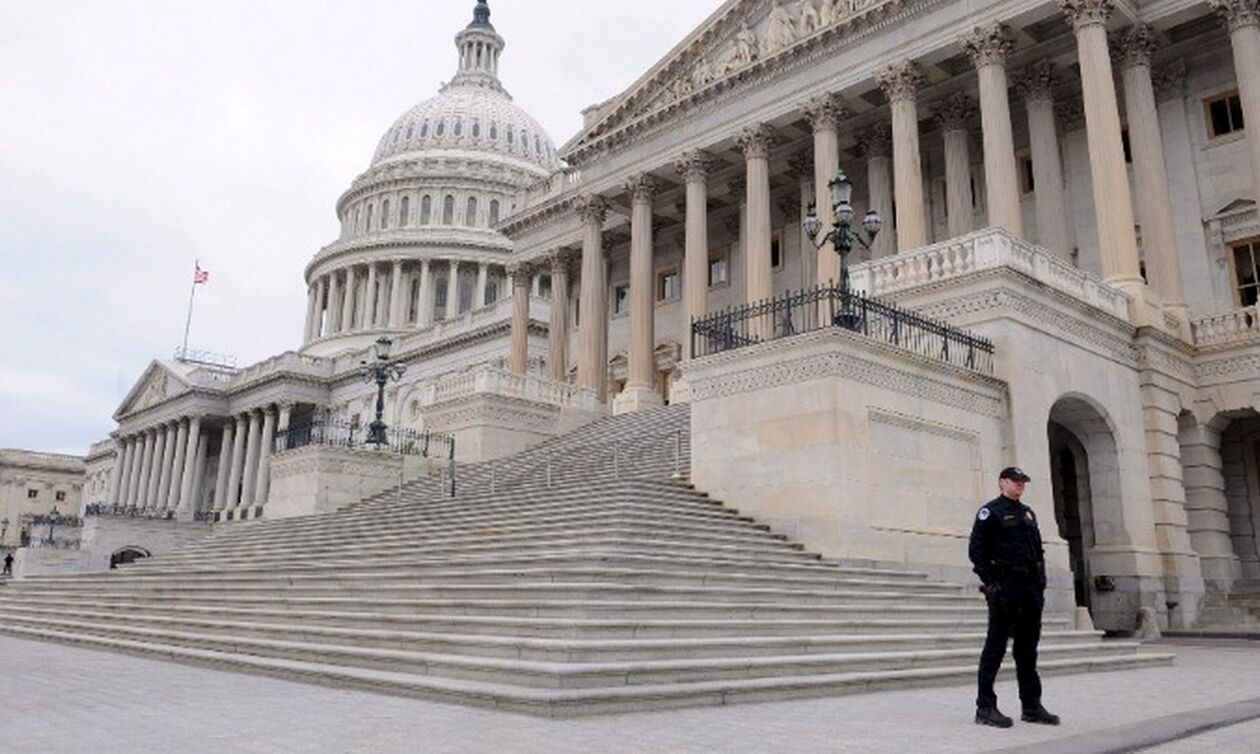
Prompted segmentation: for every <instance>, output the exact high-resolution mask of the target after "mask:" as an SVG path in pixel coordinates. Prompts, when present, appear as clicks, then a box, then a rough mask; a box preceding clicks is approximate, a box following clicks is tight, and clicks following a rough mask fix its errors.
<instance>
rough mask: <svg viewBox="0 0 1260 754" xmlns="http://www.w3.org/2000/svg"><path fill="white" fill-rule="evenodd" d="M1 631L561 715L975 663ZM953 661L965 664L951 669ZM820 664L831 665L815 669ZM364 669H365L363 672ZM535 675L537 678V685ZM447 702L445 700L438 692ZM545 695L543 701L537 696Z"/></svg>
mask: <svg viewBox="0 0 1260 754" xmlns="http://www.w3.org/2000/svg"><path fill="white" fill-rule="evenodd" d="M5 630H6V632H8V633H14V634H18V635H28V637H31V635H33V637H38V638H43V639H54V641H64V642H69V643H79V644H91V646H98V647H100V646H110V647H111V648H115V649H126V651H131V652H137V653H156V654H161V656H165V657H168V658H178V659H185V661H188V659H192V658H195V657H200V658H203V662H205V661H219V662H221V663H223V662H227V663H231V664H234V666H236V667H255V668H258V667H271V668H276V667H289V668H294V667H295V663H297V664H300V666H302V667H306V668H312V667H319V668H320V672H315V673H309V675H306V676H305V680H318V681H320V682H324V683H338V678H345V677H348V676H349V677H355V676H357V677H374V678H377V681H378V682H377V683H374V686H375V688H377V690H384V688H383V687H382V685H381V683H379V681H381V680H382V675H389V676H392V677H393V678H394V680H396V681H398V682H403V681H406V680H410V681H411V682H412V685H415V683H416V682H418V681H421V680H426V681H428V683H427V685H426V686H428V687H431V686H432V682H433V681H435V680H441V681H444V682H445V683H446V685H447V686H446V687H450V686H449V683H450V682H451V681H462V682H464V685H462V687H464V688H469V686H467V685H469V683H475V685H476V687H478V688H480V690H481V691H483V692H484V691H486V690H488V687H489V686H494V687H495V691H498V692H499V693H496V695H491V699H490V700H488V701H491V702H493V705H494V706H496V707H503V706H510V707H512V709H517V710H518V711H536V712H538V711H539V710H537V709H529V707H532V706H533V705H528V706H524V707H523V706H520V705H515V704H513V702H510V701H509V700H512V699H518V700H519V699H522V697H520V692H522V691H529V692H532V695H530V696H532V697H533V699H537V700H539V701H542V702H543V704H544V707H552V709H553V710H554V706H556V704H557V702H559V700H566V701H567V702H568V704H567V705H564V706H570V712H571V714H572V712H573V711H576V709H581V710H585V711H605V712H606V711H614V710H615V707H611V706H609V705H607V704H600V702H601V700H604V701H605V702H606V701H607V700H611V699H616V700H619V701H621V702H625V701H626V700H627V699H636V701H638V702H640V704H641V702H644V701H646V700H650V699H656V700H660V699H662V697H663V696H664V697H669V701H670V704H668V706H679V705H680V704H714V702H713V701H706V702H698V699H697V697H698V696H703V695H697V693H696V692H697V691H699V690H701V688H709V690H717V688H726V690H727V691H726V692H723V695H722V696H723V697H728V696H730V693H731V692H733V691H735V690H736V688H743V690H745V691H751V690H752V688H757V690H759V693H757V695H748V696H746V697H745V699H746V700H747V701H753V700H757V701H761V700H765V699H766V696H765V693H767V692H769V691H771V690H782V688H793V687H796V688H800V683H801V682H803V681H804V680H805V678H806V677H811V678H813V680H814V686H815V687H819V686H830V687H832V690H829V693H834V692H835V688H834V687H835V686H837V681H838V678H840V677H847V678H853V677H854V676H863V677H864V681H863V682H862V683H861V688H862V690H866V691H869V690H871V686H872V682H874V681H877V680H879V678H885V680H891V678H896V680H897V681H898V682H900V683H896V685H901V683H905V682H906V681H907V680H908V678H913V677H916V676H917V678H920V680H926V678H931V677H932V675H934V671H935V672H936V673H944V675H945V676H948V677H950V680H951V681H958V680H961V678H966V677H968V676H974V672H975V668H974V652H970V653H964V652H950V651H944V652H936V653H931V652H925V653H901V654H898V653H881V654H878V656H866V657H854V656H840V657H834V658H833V657H832V656H818V657H803V658H787V657H784V658H764V659H743V658H741V659H737V661H722V659H708V661H704V659H699V661H660V662H655V663H600V666H596V667H591V666H590V664H578V666H576V667H570V666H563V664H558V663H537V662H528V661H507V659H498V661H494V659H476V661H473V659H465V661H461V662H456V661H454V659H451V658H440V657H431V656H425V654H421V653H404V652H389V653H387V652H381V651H359V652H354V651H350V649H341V652H340V653H336V654H330V648H328V647H316V648H315V649H316V652H314V653H312V652H310V649H311V647H310V646H304V644H301V643H297V642H256V643H243V642H239V641H232V639H226V641H223V642H218V641H217V638H215V637H197V635H188V637H186V641H188V646H180V644H174V643H155V642H152V641H146V639H137V638H123V637H102V635H96V634H79V633H69V632H48V630H45V632H38V630H30V629H21V628H18V627H5ZM139 635H144V634H139ZM168 638H170V637H168ZM263 647H266V649H267V651H268V654H266V656H260V654H255V653H252V652H241V649H244V648H249V649H261V648H263ZM410 654H411V656H410ZM408 656H410V657H408ZM1042 656H1043V657H1045V661H1043V663H1042V670H1043V671H1046V672H1047V673H1053V672H1055V671H1057V670H1063V668H1072V670H1076V671H1079V670H1095V668H1099V670H1101V668H1102V667H1108V666H1119V667H1140V666H1144V664H1147V666H1149V664H1167V663H1168V662H1171V658H1169V657H1168V656H1155V654H1148V656H1140V654H1135V652H1134V651H1133V647H1131V646H1126V647H1115V648H1114V651H1113V647H1109V646H1105V644H1100V648H1099V649H1096V651H1082V648H1077V647H1070V648H1066V649H1065V648H1061V647H1053V646H1047V647H1045V648H1043V652H1042ZM304 658H306V659H304ZM334 659H335V661H334ZM233 661H234V662H233ZM263 661H266V662H263ZM277 661H282V662H284V663H285V666H277V664H276V663H277ZM343 661H347V662H348V661H355V664H353V666H352V664H347V663H345V662H343ZM963 668H966V671H969V672H965V673H963V672H961V671H963ZM827 670H832V671H834V672H825V671H827ZM407 671H411V672H407ZM365 672H367V673H369V675H368V676H363V673H365ZM286 675H287V673H286ZM679 675H682V676H683V677H685V678H688V680H687V681H683V682H675V681H673V678H677V677H679ZM290 677H292V676H290ZM297 677H302V676H297ZM693 678H699V680H693ZM505 681H517V682H518V685H517V688H518V691H517V693H515V695H509V693H505V691H507V688H510V687H512V683H508V682H505ZM759 682H760V683H759ZM544 683H546V686H543V685H544ZM893 685H895V683H888V686H887V687H892V686H893ZM915 685H916V686H917V685H920V683H915ZM412 687H415V686H412ZM564 691H567V693H564ZM643 691H649V695H648V696H644V695H641V693H634V692H643ZM670 692H672V693H670ZM539 695H542V696H539ZM627 695H629V696H627ZM447 701H452V700H451V699H449V697H447ZM465 701H466V700H465ZM547 701H549V702H551V704H547ZM728 701H730V700H728ZM559 704H563V702H559ZM592 706H599V707H600V709H599V710H592V709H591V707H592ZM575 707H576V709H575ZM621 709H626V710H629V709H644V707H641V706H639V705H631V706H629V707H621ZM556 711H558V710H556Z"/></svg>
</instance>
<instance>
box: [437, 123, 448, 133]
mask: <svg viewBox="0 0 1260 754" xmlns="http://www.w3.org/2000/svg"><path fill="white" fill-rule="evenodd" d="M436 133H437V135H438V136H441V135H443V134H445V133H446V121H444V120H439V121H438V124H437V132H436Z"/></svg>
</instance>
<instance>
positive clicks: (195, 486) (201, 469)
mask: <svg viewBox="0 0 1260 754" xmlns="http://www.w3.org/2000/svg"><path fill="white" fill-rule="evenodd" d="M196 451H197V452H196V455H194V456H193V458H194V460H193V481H192V495H191V496H190V498H189V502H188V506H187V508H186V511H187V512H186V514H185V515H186V516H187V517H188V518H189V519H190V520H195V519H196V518H197V503H198V501H199V500H200V499H201V496H202V494H201V491H202V489H204V485H205V479H206V460H207V458H208V457H209V455H210V436H209V435H206V434H202V435H201V436H200V438H199V439H198V440H197V448H196Z"/></svg>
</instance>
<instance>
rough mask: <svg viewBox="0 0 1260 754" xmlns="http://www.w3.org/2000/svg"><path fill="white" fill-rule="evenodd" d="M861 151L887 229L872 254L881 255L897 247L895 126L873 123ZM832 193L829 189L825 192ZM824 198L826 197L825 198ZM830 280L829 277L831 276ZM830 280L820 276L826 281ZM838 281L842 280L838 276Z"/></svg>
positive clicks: (862, 140)
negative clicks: (892, 157)
mask: <svg viewBox="0 0 1260 754" xmlns="http://www.w3.org/2000/svg"><path fill="white" fill-rule="evenodd" d="M859 143H860V145H861V147H862V154H863V155H864V156H865V157H866V190H867V192H868V193H869V194H870V208H871V209H873V210H875V211H876V212H878V213H879V216H880V217H881V218H883V220H884V228H885V230H884V231H883V232H881V233H880V234H879V235H878V236H876V237H875V243H874V244H872V248H871V258H872V259H880V258H882V257H886V256H889V255H890V254H894V253H896V251H897V248H896V244H895V241H896V239H895V237H894V235H893V232H892V231H893V221H894V218H893V181H892V159H891V156H892V129H891V128H890V127H889V126H888V124H887V123H877V124H875V125H874V126H871V127H870V128H869V129H867V130H866V131H865V132H863V134H862V135H861V136H860V137H859ZM823 196H824V197H827V196H830V191H828V193H826V194H823ZM824 201H827V200H826V199H825V198H824ZM827 280H830V278H828V279H827ZM827 280H819V281H818V282H820V283H825V282H827ZM835 282H837V283H838V282H839V279H837V280H836V281H835Z"/></svg>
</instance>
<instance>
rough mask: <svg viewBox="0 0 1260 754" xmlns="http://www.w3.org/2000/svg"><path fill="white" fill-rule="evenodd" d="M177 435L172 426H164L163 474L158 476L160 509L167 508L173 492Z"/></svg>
mask: <svg viewBox="0 0 1260 754" xmlns="http://www.w3.org/2000/svg"><path fill="white" fill-rule="evenodd" d="M175 434H176V430H175V428H174V427H172V426H171V425H170V424H163V425H162V437H163V438H164V439H165V442H163V443H162V464H161V466H160V467H159V468H160V469H161V472H160V473H159V474H158V487H157V495H156V499H157V503H156V506H157V507H158V508H164V507H166V501H167V499H168V497H169V494H170V490H171V465H172V464H173V463H175Z"/></svg>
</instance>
